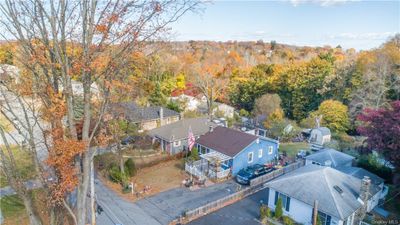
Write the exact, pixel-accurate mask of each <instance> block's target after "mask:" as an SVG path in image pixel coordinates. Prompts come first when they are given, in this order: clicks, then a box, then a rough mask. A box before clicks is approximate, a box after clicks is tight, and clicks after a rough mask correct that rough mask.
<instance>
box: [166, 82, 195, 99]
mask: <svg viewBox="0 0 400 225" xmlns="http://www.w3.org/2000/svg"><path fill="white" fill-rule="evenodd" d="M199 93H200V91H199V90H198V88H197V87H195V86H194V85H193V84H192V83H187V84H186V87H185V89H184V90H181V89H175V90H173V91H172V92H171V97H177V96H179V95H181V94H185V95H189V96H192V97H196V96H197V95H198V94H199Z"/></svg>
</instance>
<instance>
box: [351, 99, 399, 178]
mask: <svg viewBox="0 0 400 225" xmlns="http://www.w3.org/2000/svg"><path fill="white" fill-rule="evenodd" d="M357 118H358V120H359V121H360V122H362V124H361V125H360V126H359V127H358V128H357V131H358V132H360V134H361V135H363V136H366V137H367V140H366V142H367V143H368V148H369V149H370V150H375V151H377V152H379V153H381V154H382V155H383V156H384V157H385V159H386V160H388V161H389V162H390V163H391V164H392V165H394V166H395V167H396V170H397V171H399V169H400V139H399V136H400V129H399V128H400V101H394V102H392V103H391V105H390V106H389V107H384V108H379V109H370V108H367V109H364V111H363V113H362V114H360V115H359V116H358V117H357Z"/></svg>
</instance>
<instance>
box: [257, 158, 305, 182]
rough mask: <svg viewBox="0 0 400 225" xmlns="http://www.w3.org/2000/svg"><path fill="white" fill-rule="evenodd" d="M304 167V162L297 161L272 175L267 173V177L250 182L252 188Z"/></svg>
mask: <svg viewBox="0 0 400 225" xmlns="http://www.w3.org/2000/svg"><path fill="white" fill-rule="evenodd" d="M302 166H304V160H301V161H297V162H295V163H292V164H290V165H287V166H285V167H283V168H281V169H277V170H274V171H272V172H271V173H267V174H265V175H262V176H260V177H257V178H254V179H252V180H251V181H250V186H257V185H260V184H264V183H265V182H267V181H270V180H272V179H274V178H275V177H279V176H281V175H283V174H285V173H289V172H291V171H293V170H296V169H298V168H300V167H302Z"/></svg>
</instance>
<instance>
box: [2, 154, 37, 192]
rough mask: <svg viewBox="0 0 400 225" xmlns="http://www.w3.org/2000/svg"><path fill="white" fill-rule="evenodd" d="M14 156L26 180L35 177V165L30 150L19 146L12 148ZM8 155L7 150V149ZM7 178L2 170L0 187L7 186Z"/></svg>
mask: <svg viewBox="0 0 400 225" xmlns="http://www.w3.org/2000/svg"><path fill="white" fill-rule="evenodd" d="M12 152H13V156H14V159H15V161H16V164H17V169H18V171H19V172H20V175H21V177H22V178H23V179H24V180H29V179H33V178H34V177H35V166H34V165H33V161H32V157H31V156H30V154H29V152H27V151H23V150H21V149H19V148H16V147H13V148H12ZM5 153H6V155H7V151H5ZM7 185H8V183H7V179H6V177H5V176H4V174H2V172H0V188H1V187H5V186H7Z"/></svg>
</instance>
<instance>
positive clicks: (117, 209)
mask: <svg viewBox="0 0 400 225" xmlns="http://www.w3.org/2000/svg"><path fill="white" fill-rule="evenodd" d="M237 186H238V185H237V184H236V183H235V182H233V181H228V182H225V183H220V184H216V185H212V186H209V187H207V188H202V189H198V190H195V191H191V190H189V189H188V188H176V189H172V190H169V191H166V192H162V193H160V194H157V195H155V196H152V197H148V198H145V199H142V200H140V201H137V202H136V203H132V202H128V201H126V200H124V199H122V198H121V197H119V196H118V195H117V194H115V193H114V192H113V191H111V190H109V189H108V188H106V187H105V186H104V185H103V184H102V183H101V182H100V180H96V196H97V199H98V203H99V204H100V206H101V207H102V208H103V210H104V212H103V213H101V214H100V215H99V216H98V217H97V224H99V225H110V224H116V223H120V224H124V225H127V224H140V225H164V224H168V223H169V222H170V221H171V220H173V219H175V218H177V217H178V216H180V215H182V213H183V212H184V211H186V210H188V209H193V208H196V207H198V206H201V205H204V204H206V203H207V202H210V201H213V200H216V199H219V198H221V197H223V196H226V195H228V194H230V193H232V192H235V191H236V189H237Z"/></svg>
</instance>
